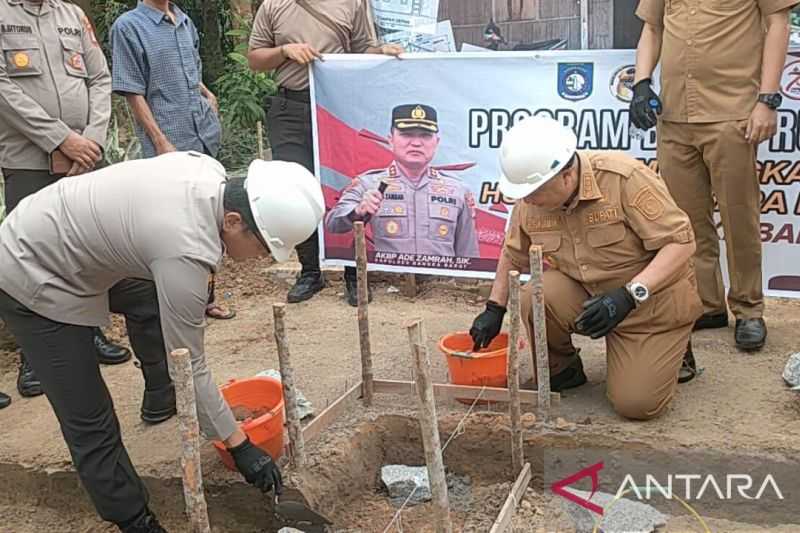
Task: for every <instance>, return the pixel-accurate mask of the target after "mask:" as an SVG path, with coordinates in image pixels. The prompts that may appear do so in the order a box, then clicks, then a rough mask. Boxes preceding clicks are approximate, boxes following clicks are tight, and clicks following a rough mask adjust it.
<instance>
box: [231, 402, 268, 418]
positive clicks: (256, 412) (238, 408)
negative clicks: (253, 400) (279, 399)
mask: <svg viewBox="0 0 800 533" xmlns="http://www.w3.org/2000/svg"><path fill="white" fill-rule="evenodd" d="M231 411H233V417H234V418H236V421H237V422H243V421H245V420H247V419H248V418H251V419H256V418H258V417H260V416H264V415H265V414H267V413H269V412H270V409H267V408H266V407H256V408H255V409H250V408H248V407H245V406H244V405H235V406H231Z"/></svg>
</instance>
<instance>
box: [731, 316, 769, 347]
mask: <svg viewBox="0 0 800 533" xmlns="http://www.w3.org/2000/svg"><path fill="white" fill-rule="evenodd" d="M734 338H735V339H736V347H737V348H739V349H740V350H743V351H745V352H757V351H758V350H760V349H761V348H763V347H764V343H765V342H766V341H767V325H766V324H765V323H764V319H763V318H739V319H736V331H735V333H734Z"/></svg>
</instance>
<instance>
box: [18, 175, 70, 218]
mask: <svg viewBox="0 0 800 533" xmlns="http://www.w3.org/2000/svg"><path fill="white" fill-rule="evenodd" d="M63 177H64V175H63V174H56V175H52V174H50V171H49V170H17V169H13V168H4V169H3V183H4V191H3V192H4V195H5V197H6V214H8V213H10V212H11V211H12V210H13V209H14V208H15V207H17V204H18V203H20V202H21V201H22V199H23V198H25V197H26V196H30V195H31V194H34V193H37V192H39V191H41V190H42V189H44V188H45V187H47V186H48V185H51V184H53V183H55V182H57V181H58V180H60V179H61V178H63Z"/></svg>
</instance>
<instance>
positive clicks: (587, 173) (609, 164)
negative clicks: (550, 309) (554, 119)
mask: <svg viewBox="0 0 800 533" xmlns="http://www.w3.org/2000/svg"><path fill="white" fill-rule="evenodd" d="M578 154H579V157H580V165H581V166H580V185H579V189H578V194H577V196H576V198H575V199H574V201H573V202H572V204H571V205H570V206H569V208H568V209H566V210H557V211H548V210H546V209H543V208H540V207H536V206H534V205H530V204H527V203H525V202H523V201H518V202H517V203H516V205H515V206H514V210H513V212H512V214H511V221H510V225H509V229H508V233H507V235H506V241H505V246H504V248H503V253H504V254H505V256H506V257H507V259H508V260H509V261H511V263H512V264H513V265H514V267H516V268H517V269H519V270H525V271H526V270H528V265H529V264H530V261H529V255H528V249H529V248H530V245H531V244H538V245H540V246H541V247H542V253H543V255H544V256H545V259H546V260H547V261H548V263H549V264H550V266H551V268H555V269H557V270H559V271H560V272H562V273H563V274H565V275H567V276H568V277H570V278H572V279H573V280H575V281H577V282H578V283H580V284H581V285H582V286H583V287H584V288H585V289H586V291H587V292H588V293H589V294H590V295H592V296H595V295H597V294H602V293H605V292H608V291H610V290H614V289H617V288H619V287H621V286H623V285H625V284H626V283H628V282H629V281H630V280H631V279H633V277H634V276H636V275H637V274H639V273H640V272H641V271H642V270H644V268H645V267H646V266H647V265H648V264H649V263H650V261H652V260H653V258H654V257H655V255H656V253H658V250H659V249H661V248H663V247H664V246H666V245H667V244H670V243H673V242H674V243H679V244H686V243H690V242H692V241H693V240H694V233H693V232H692V225H691V223H690V222H689V217H688V216H687V215H686V213H684V212H683V211H681V210H680V209H679V208H678V206H677V205H676V204H675V202H674V201H673V200H672V197H671V196H670V195H669V192H668V191H667V187H666V185H665V184H664V182H663V181H662V180H661V178H660V177H658V176H657V175H656V174H654V173H653V172H652V171H651V170H650V169H649V168H647V167H646V166H644V165H643V164H641V163H640V162H638V161H636V160H634V159H632V158H630V157H628V156H626V155H624V154H622V153H618V152H578ZM689 278H691V279H693V278H694V271H693V268H692V266H691V264H689V263H687V264H686V265H684V266H683V267H681V268H680V269H678V272H677V273H676V274H675V275H673V277H672V279H670V280H668V281H667V283H666V284H665V288H668V287H670V286H672V285H675V284H676V283H678V282H679V281H681V280H687V279H689ZM662 290H663V289H662ZM685 300H686V301H687V302H688V301H689V298H685ZM691 301H692V303H693V305H694V304H696V305H699V300H698V299H697V298H696V297H695V298H693V299H692V300H691ZM687 305H688V303H687Z"/></svg>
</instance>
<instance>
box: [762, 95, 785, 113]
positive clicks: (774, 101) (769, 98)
mask: <svg viewBox="0 0 800 533" xmlns="http://www.w3.org/2000/svg"><path fill="white" fill-rule="evenodd" d="M758 101H759V102H761V103H762V104H766V106H767V107H768V108H770V109H772V110H775V109H778V108H779V107H780V106H781V103H782V102H783V96H781V93H761V94H759V95H758Z"/></svg>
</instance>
